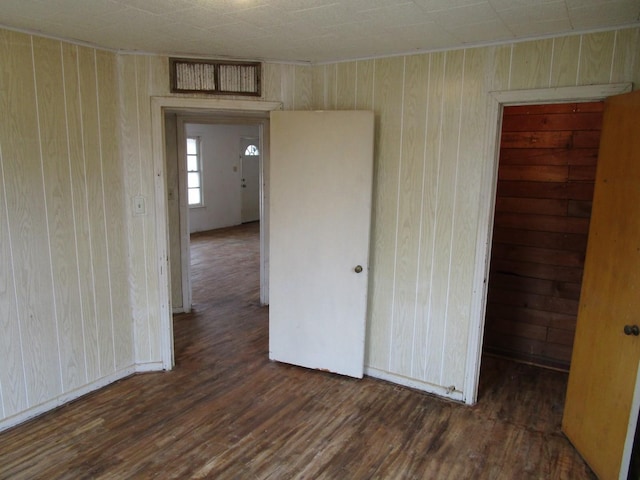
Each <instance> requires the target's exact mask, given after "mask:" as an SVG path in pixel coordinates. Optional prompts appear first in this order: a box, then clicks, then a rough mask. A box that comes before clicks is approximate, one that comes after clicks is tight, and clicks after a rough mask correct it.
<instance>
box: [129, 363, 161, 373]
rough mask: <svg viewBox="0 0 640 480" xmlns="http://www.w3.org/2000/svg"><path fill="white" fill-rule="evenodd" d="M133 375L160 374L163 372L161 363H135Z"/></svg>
mask: <svg viewBox="0 0 640 480" xmlns="http://www.w3.org/2000/svg"><path fill="white" fill-rule="evenodd" d="M135 369H136V372H135V373H147V372H162V371H163V370H165V368H164V365H163V363H162V362H148V363H137V364H136V366H135Z"/></svg>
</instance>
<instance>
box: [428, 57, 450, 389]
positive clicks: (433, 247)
mask: <svg viewBox="0 0 640 480" xmlns="http://www.w3.org/2000/svg"><path fill="white" fill-rule="evenodd" d="M446 73H447V52H445V53H444V59H443V62H442V88H444V85H445V80H446V79H447V76H446ZM443 112H444V92H442V94H441V95H440V118H439V119H438V120H439V121H438V159H437V162H436V165H437V166H436V191H435V194H436V196H435V198H436V201H435V204H434V208H433V213H434V216H433V238H432V241H431V259H432V263H431V272H430V274H429V307H428V309H427V334H426V335H425V345H426V346H427V347H428V346H429V337H430V335H431V325H432V323H433V322H432V321H431V320H432V319H431V309H432V307H433V301H432V300H433V288H432V286H433V270H434V265H433V264H434V263H435V262H433V259H434V258H435V253H436V233H437V229H438V203H439V202H438V200H439V197H440V161H441V157H442V116H443ZM428 358H429V352H428V348H427V349H425V356H424V363H423V367H424V368H423V370H424V372H425V374H426V371H427V360H428ZM424 380H427V378H426V375H425V377H424Z"/></svg>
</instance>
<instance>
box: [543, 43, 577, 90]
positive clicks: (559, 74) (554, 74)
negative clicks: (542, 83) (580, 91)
mask: <svg viewBox="0 0 640 480" xmlns="http://www.w3.org/2000/svg"><path fill="white" fill-rule="evenodd" d="M579 52H580V36H579V35H572V36H569V37H559V38H554V39H553V58H552V59H551V60H552V64H551V80H550V82H549V86H550V87H567V86H570V85H575V84H576V80H577V75H578V62H579V60H580V58H579V56H578V53H579Z"/></svg>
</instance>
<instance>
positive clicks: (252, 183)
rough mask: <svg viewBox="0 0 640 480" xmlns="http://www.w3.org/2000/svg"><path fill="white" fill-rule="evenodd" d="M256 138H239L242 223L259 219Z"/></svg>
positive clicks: (258, 159)
mask: <svg viewBox="0 0 640 480" xmlns="http://www.w3.org/2000/svg"><path fill="white" fill-rule="evenodd" d="M259 145H260V143H259V141H258V139H257V138H242V139H241V140H240V171H241V174H242V177H241V181H242V184H241V186H242V207H241V213H240V220H241V222H242V223H247V222H256V221H258V220H260V150H259Z"/></svg>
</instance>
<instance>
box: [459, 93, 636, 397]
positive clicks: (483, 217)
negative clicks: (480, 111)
mask: <svg viewBox="0 0 640 480" xmlns="http://www.w3.org/2000/svg"><path fill="white" fill-rule="evenodd" d="M631 90H632V85H631V83H614V84H604V85H587V86H575V87H558V88H540V89H530V90H506V91H495V92H489V95H488V97H489V99H488V106H487V122H486V132H485V133H486V137H485V138H486V141H485V152H484V157H483V158H485V165H484V169H483V172H482V178H481V179H480V202H479V204H480V208H479V211H478V218H479V222H478V231H477V236H476V250H475V251H476V255H475V258H476V265H475V268H474V272H475V273H474V278H473V285H474V288H473V297H472V299H471V324H470V329H469V341H468V344H467V365H466V376H465V389H464V390H465V391H466V392H469V393H470V395H468V396H467V398H466V403H468V404H474V403H476V401H477V398H478V384H479V380H480V363H481V357H482V344H483V339H484V324H485V314H486V305H487V293H488V286H489V282H488V280H489V262H490V260H491V245H492V241H493V222H494V211H495V202H496V186H497V182H498V161H499V158H500V135H501V131H502V111H503V107H505V106H511V105H536V104H537V105H540V104H546V103H570V102H592V101H598V100H604V99H605V98H607V97H610V96H612V95H619V94H622V93H627V92H630V91H631Z"/></svg>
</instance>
